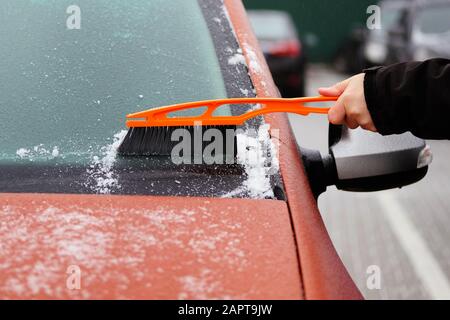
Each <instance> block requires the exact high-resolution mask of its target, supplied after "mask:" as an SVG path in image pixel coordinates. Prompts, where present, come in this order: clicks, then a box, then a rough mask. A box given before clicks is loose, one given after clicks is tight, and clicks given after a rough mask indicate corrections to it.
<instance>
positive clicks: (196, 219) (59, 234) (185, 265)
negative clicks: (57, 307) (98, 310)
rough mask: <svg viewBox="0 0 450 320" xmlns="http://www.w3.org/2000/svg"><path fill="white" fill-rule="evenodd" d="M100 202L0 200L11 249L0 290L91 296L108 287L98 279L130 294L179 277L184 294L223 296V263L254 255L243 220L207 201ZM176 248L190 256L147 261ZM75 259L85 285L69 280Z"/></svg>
mask: <svg viewBox="0 0 450 320" xmlns="http://www.w3.org/2000/svg"><path fill="white" fill-rule="evenodd" d="M204 205H205V206H207V205H208V200H205V201H204ZM95 207H96V209H95V211H93V210H92V209H91V208H90V207H86V206H85V205H80V206H77V205H72V206H67V205H65V204H64V205H61V207H60V206H58V205H50V204H48V203H47V202H46V201H42V202H40V201H37V202H36V203H35V204H34V205H33V206H32V207H29V206H26V205H22V204H15V205H3V206H0V221H2V223H1V224H0V249H1V250H0V251H1V256H2V257H8V259H3V260H0V273H2V275H3V279H4V281H2V282H0V292H2V294H4V295H6V296H16V295H18V296H20V297H21V298H24V299H25V298H32V297H33V296H35V295H36V294H46V295H48V296H49V297H51V298H53V299H56V298H66V297H67V295H69V296H72V297H76V298H82V299H88V298H96V297H97V298H98V296H97V295H98V294H105V292H104V291H96V284H99V283H103V284H105V283H110V284H111V286H110V287H108V288H109V289H110V290H111V292H110V293H113V294H114V295H115V296H116V297H118V298H120V297H122V298H127V297H128V298H130V294H133V293H130V291H129V289H128V288H129V286H130V287H133V286H136V285H137V284H139V282H142V281H145V282H146V283H148V284H149V285H151V284H152V283H158V282H161V279H171V278H173V279H174V280H175V281H176V282H178V284H179V295H178V297H179V298H187V299H199V298H210V299H211V298H225V296H226V290H224V289H223V284H222V283H221V282H220V271H221V270H223V268H229V269H230V270H236V272H239V271H240V270H242V268H243V267H245V266H246V265H247V263H248V261H247V257H246V252H245V251H244V250H245V249H243V248H242V243H241V241H240V239H241V240H243V241H245V240H246V238H245V234H246V231H245V229H244V227H243V226H242V225H241V224H240V223H236V222H235V221H233V220H231V219H230V218H227V217H226V216H222V215H214V216H213V215H212V214H211V213H210V212H209V211H208V208H207V207H204V206H201V205H200V206H196V207H195V208H184V209H176V210H174V209H169V208H167V207H164V206H158V207H156V208H153V209H142V208H136V209H130V208H128V207H125V208H120V207H119V208H115V207H112V206H111V203H109V202H103V203H99V204H98V205H97V204H96V205H95ZM30 208H31V209H30ZM194 226H195V228H194ZM174 251H181V252H184V253H185V254H187V255H188V256H190V257H191V258H190V259H189V260H183V259H182V257H180V260H179V261H178V262H177V263H174V264H170V265H166V266H165V267H164V269H163V268H160V267H159V268H157V269H156V272H154V271H155V269H154V266H153V267H149V266H148V263H149V261H153V262H156V261H159V260H162V261H164V260H165V259H169V260H170V259H171V258H172V255H171V252H174ZM192 262H194V263H196V264H198V265H199V266H200V269H199V270H198V271H192V268H191V265H190V264H191V263H192ZM70 265H76V266H79V267H80V269H81V272H82V274H81V289H82V290H75V291H72V292H69V291H68V290H67V288H66V279H67V274H66V270H67V268H68V266H70ZM215 266H220V268H218V267H215ZM209 267H210V268H211V270H212V271H210V270H209V269H208V268H209ZM183 270H190V271H188V272H186V271H184V272H183ZM219 270H220V271H219ZM114 284H115V285H114ZM99 290H104V289H99ZM221 291H222V294H221V296H220V297H217V296H215V294H217V293H215V292H221Z"/></svg>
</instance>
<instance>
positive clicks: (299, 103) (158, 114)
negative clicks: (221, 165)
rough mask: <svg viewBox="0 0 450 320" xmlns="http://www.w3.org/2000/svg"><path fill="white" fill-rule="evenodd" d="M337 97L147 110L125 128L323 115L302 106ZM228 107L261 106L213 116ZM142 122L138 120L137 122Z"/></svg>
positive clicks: (212, 102) (208, 102)
mask: <svg viewBox="0 0 450 320" xmlns="http://www.w3.org/2000/svg"><path fill="white" fill-rule="evenodd" d="M337 99H338V97H323V96H318V97H305V98H291V99H286V98H229V99H219V100H205V101H196V102H188V103H182V104H176V105H171V106H166V107H160V108H154V109H149V110H146V111H141V112H137V113H133V114H129V115H127V118H128V119H133V120H128V121H127V126H128V127H155V126H197V125H212V126H222V125H241V124H243V123H244V122H245V121H247V120H248V119H251V118H254V117H256V116H259V115H262V114H267V113H275V112H288V113H296V114H300V115H308V114H310V113H319V114H326V113H328V110H329V108H325V107H314V106H305V103H311V102H329V101H336V100H337ZM227 104H260V105H261V108H259V109H255V110H251V111H248V112H246V113H244V114H241V115H236V116H215V115H214V111H215V110H216V109H217V108H219V107H220V106H223V105H227ZM199 107H206V111H205V112H204V113H203V114H201V115H198V116H191V117H190V116H184V117H168V115H169V114H171V113H174V112H177V111H183V110H188V109H192V108H199ZM139 119H141V120H139Z"/></svg>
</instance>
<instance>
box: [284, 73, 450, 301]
mask: <svg viewBox="0 0 450 320" xmlns="http://www.w3.org/2000/svg"><path fill="white" fill-rule="evenodd" d="M346 77H348V76H347V75H343V74H339V73H337V72H335V71H333V70H332V69H331V68H329V67H327V66H324V65H311V66H310V67H309V70H308V72H307V83H308V88H307V93H308V95H317V88H318V87H320V86H328V85H331V84H334V83H336V82H338V81H341V80H343V79H345V78H346ZM289 118H290V121H291V124H292V127H293V130H294V133H295V136H296V138H297V141H298V143H299V144H300V145H301V146H302V147H306V148H310V149H317V150H320V151H321V152H322V153H326V152H327V151H328V147H327V145H328V141H327V134H328V123H327V120H326V118H325V117H324V116H322V115H311V116H308V117H302V116H297V115H289ZM427 143H428V144H429V145H430V147H431V149H432V151H433V154H434V160H433V163H432V164H431V166H430V168H429V171H428V174H427V176H426V177H425V178H424V179H423V180H422V181H420V182H418V183H416V184H414V185H411V186H407V187H404V188H402V189H394V190H389V191H382V192H371V193H352V192H344V191H338V190H337V189H336V188H334V187H330V188H328V190H327V192H326V193H324V194H322V195H321V196H320V198H319V201H318V204H319V208H320V212H321V214H322V217H323V220H324V222H325V224H326V227H327V229H328V232H329V234H330V236H331V238H332V241H333V244H334V246H335V247H336V250H337V252H338V254H339V256H340V257H341V259H342V261H343V262H344V264H345V266H346V268H347V270H348V271H349V273H350V275H351V276H352V278H353V280H354V281H355V283H356V284H357V286H358V288H359V289H360V291H361V292H362V293H363V295H364V297H365V298H366V299H450V247H449V244H450V161H449V159H450V141H427ZM377 280H379V281H377Z"/></svg>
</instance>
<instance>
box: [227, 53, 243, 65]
mask: <svg viewBox="0 0 450 320" xmlns="http://www.w3.org/2000/svg"><path fill="white" fill-rule="evenodd" d="M228 64H229V65H231V66H235V65H238V64H243V65H245V66H246V65H247V63H246V62H245V57H244V56H243V55H242V54H240V53H236V54H234V55H233V56H231V57H230V58H229V59H228Z"/></svg>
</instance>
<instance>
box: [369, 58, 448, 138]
mask: <svg viewBox="0 0 450 320" xmlns="http://www.w3.org/2000/svg"><path fill="white" fill-rule="evenodd" d="M365 73H366V75H365V79H364V94H365V98H366V102H367V107H368V108H369V111H370V114H371V116H372V119H373V122H374V124H375V127H376V128H377V130H378V132H380V133H381V134H383V135H387V134H395V133H403V132H406V131H411V132H412V133H413V134H414V135H416V136H418V137H421V138H425V139H450V60H447V59H431V60H427V61H425V62H407V63H399V64H395V65H392V66H388V67H376V68H371V69H367V70H365Z"/></svg>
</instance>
